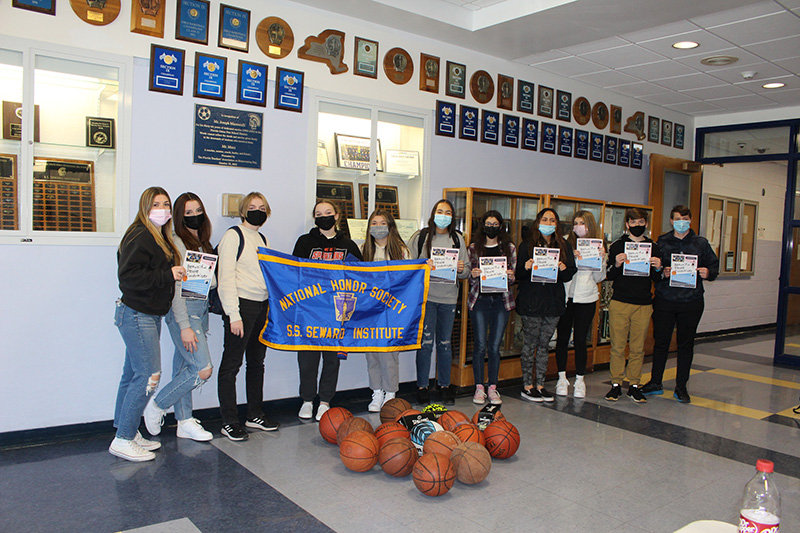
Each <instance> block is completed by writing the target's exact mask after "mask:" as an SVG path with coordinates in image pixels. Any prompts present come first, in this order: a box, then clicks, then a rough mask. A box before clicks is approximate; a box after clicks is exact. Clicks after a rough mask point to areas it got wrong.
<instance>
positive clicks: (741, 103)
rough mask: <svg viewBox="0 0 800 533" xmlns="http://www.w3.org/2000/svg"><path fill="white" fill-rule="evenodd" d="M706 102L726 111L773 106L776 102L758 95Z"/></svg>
mask: <svg viewBox="0 0 800 533" xmlns="http://www.w3.org/2000/svg"><path fill="white" fill-rule="evenodd" d="M706 102H707V103H710V104H713V105H717V106H720V107H722V108H724V109H744V108H750V107H764V106H771V105H773V104H774V102H772V101H770V100H769V99H767V98H764V97H762V96H758V95H757V94H748V95H744V96H734V97H731V98H718V99H715V100H707V101H706Z"/></svg>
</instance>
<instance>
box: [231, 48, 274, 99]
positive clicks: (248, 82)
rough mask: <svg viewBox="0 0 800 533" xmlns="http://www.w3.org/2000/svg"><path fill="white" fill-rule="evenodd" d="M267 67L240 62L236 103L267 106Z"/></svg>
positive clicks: (241, 60)
mask: <svg viewBox="0 0 800 533" xmlns="http://www.w3.org/2000/svg"><path fill="white" fill-rule="evenodd" d="M268 71H269V68H268V67H267V65H262V64H261V63H253V62H252V61H245V60H244V59H240V60H239V72H238V75H237V76H236V103H238V104H252V105H257V106H261V107H266V106H267V72H268Z"/></svg>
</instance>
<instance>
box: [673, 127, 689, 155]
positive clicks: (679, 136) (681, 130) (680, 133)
mask: <svg viewBox="0 0 800 533" xmlns="http://www.w3.org/2000/svg"><path fill="white" fill-rule="evenodd" d="M685 136H686V126H684V125H683V124H675V136H674V139H673V145H672V146H674V147H675V148H677V149H679V150H683V146H684V139H685Z"/></svg>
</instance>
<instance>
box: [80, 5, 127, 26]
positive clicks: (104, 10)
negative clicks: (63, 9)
mask: <svg viewBox="0 0 800 533" xmlns="http://www.w3.org/2000/svg"><path fill="white" fill-rule="evenodd" d="M69 5H70V6H71V7H72V10H73V11H74V12H75V14H76V15H78V18H80V19H81V20H82V21H84V22H86V23H88V24H92V25H94V26H105V25H106V24H111V23H112V22H114V21H115V20H116V18H117V15H119V9H120V0H69Z"/></svg>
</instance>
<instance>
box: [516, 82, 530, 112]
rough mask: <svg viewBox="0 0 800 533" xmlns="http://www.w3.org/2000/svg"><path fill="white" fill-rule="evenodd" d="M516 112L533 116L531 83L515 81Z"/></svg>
mask: <svg viewBox="0 0 800 533" xmlns="http://www.w3.org/2000/svg"><path fill="white" fill-rule="evenodd" d="M517 111H519V112H520V113H531V114H533V83H531V82H529V81H522V80H517Z"/></svg>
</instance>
